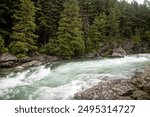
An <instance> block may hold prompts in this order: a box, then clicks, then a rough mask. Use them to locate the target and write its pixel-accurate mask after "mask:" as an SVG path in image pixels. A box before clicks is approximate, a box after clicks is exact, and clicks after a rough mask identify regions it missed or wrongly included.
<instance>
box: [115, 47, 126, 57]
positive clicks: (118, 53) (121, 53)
mask: <svg viewBox="0 0 150 117" xmlns="http://www.w3.org/2000/svg"><path fill="white" fill-rule="evenodd" d="M125 55H127V53H126V51H125V50H124V49H123V48H122V47H121V46H119V47H118V48H115V49H113V53H112V56H113V57H124V56H125Z"/></svg>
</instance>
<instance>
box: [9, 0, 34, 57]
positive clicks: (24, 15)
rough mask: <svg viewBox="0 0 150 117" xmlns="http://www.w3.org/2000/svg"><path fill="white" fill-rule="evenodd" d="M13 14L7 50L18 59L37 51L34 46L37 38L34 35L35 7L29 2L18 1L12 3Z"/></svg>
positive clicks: (25, 0) (29, 0) (27, 0)
mask: <svg viewBox="0 0 150 117" xmlns="http://www.w3.org/2000/svg"><path fill="white" fill-rule="evenodd" d="M13 5H14V8H15V9H14V14H13V15H12V18H13V27H12V34H11V35H10V38H11V43H10V45H9V49H10V51H11V52H12V53H13V54H16V55H17V56H18V57H24V56H26V55H27V53H28V52H32V51H34V50H36V49H37V47H36V46H35V44H36V40H35V39H36V38H37V36H36V35H35V34H34V32H35V29H36V24H35V23H34V22H35V17H34V15H35V7H34V3H33V2H32V1H31V0H19V1H18V2H14V4H13Z"/></svg>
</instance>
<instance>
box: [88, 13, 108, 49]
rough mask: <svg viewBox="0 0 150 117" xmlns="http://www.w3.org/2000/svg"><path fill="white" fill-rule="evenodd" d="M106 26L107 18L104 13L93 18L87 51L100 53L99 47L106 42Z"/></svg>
mask: <svg viewBox="0 0 150 117" xmlns="http://www.w3.org/2000/svg"><path fill="white" fill-rule="evenodd" d="M106 26H107V16H106V15H105V13H102V14H100V15H99V16H98V17H96V18H95V20H94V23H93V25H92V26H91V29H90V32H89V40H88V47H89V48H88V51H90V50H92V51H97V52H99V51H100V47H101V46H102V45H103V44H104V43H105V41H106V31H107V30H106Z"/></svg>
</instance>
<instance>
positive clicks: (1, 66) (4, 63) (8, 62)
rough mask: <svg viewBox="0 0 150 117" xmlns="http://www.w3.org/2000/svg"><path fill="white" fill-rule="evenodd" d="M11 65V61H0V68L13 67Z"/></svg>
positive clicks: (12, 63)
mask: <svg viewBox="0 0 150 117" xmlns="http://www.w3.org/2000/svg"><path fill="white" fill-rule="evenodd" d="M13 65H14V62H13V61H6V62H2V63H0V68H10V67H13Z"/></svg>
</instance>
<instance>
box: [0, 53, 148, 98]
mask: <svg viewBox="0 0 150 117" xmlns="http://www.w3.org/2000/svg"><path fill="white" fill-rule="evenodd" d="M145 62H150V54H146V55H143V54H139V55H133V56H126V57H124V58H113V59H97V60H89V61H79V62H73V61H72V62H68V63H65V64H63V65H60V66H57V67H56V68H54V69H52V70H50V68H45V66H39V67H36V68H31V69H28V70H26V71H23V72H21V73H17V74H14V73H11V74H10V75H8V76H7V77H6V78H2V79H0V98H1V97H3V96H5V99H10V98H12V97H11V95H13V96H14V97H13V98H14V99H15V95H17V94H18V95H19V93H21V92H22V90H31V89H32V87H34V90H33V91H31V93H29V94H24V96H27V97H28V99H72V98H73V95H74V93H76V92H78V91H81V90H85V89H87V88H89V87H92V86H93V85H96V84H97V83H98V82H100V81H101V79H103V78H114V79H115V78H119V79H120V78H124V79H126V78H130V76H131V75H132V74H131V73H132V72H133V71H134V70H136V69H137V67H141V66H142V65H143V63H145ZM138 64H139V65H138ZM137 65H138V66H137ZM23 86H24V87H26V88H25V89H23V88H21V87H23ZM16 87H17V90H16V92H14V93H16V94H12V93H13V90H12V91H10V90H9V89H15V88H16ZM28 87H30V88H28ZM9 93H10V94H11V95H9ZM7 94H8V95H7ZM22 98H23V95H22ZM23 99H24V98H23Z"/></svg>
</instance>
